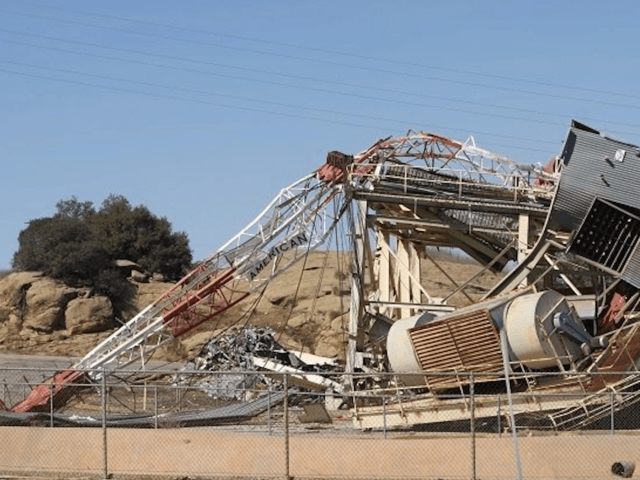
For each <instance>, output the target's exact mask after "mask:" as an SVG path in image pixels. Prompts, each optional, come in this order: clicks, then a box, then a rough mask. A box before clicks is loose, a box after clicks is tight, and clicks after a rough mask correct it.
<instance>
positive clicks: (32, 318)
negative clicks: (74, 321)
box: [18, 277, 80, 333]
mask: <svg viewBox="0 0 640 480" xmlns="http://www.w3.org/2000/svg"><path fill="white" fill-rule="evenodd" d="M79 291H80V290H79V289H77V288H71V287H68V286H66V285H65V284H64V283H63V282H60V281H57V280H53V279H51V278H47V277H42V278H39V279H37V281H34V282H33V283H32V284H31V286H30V287H29V288H28V290H27V291H26V296H25V299H24V308H18V312H19V314H20V313H22V326H23V327H24V328H30V329H32V330H36V331H38V332H45V333H51V332H52V331H54V330H59V329H62V328H64V327H65V308H66V306H67V303H69V302H70V301H71V300H72V299H74V298H76V297H77V296H78V293H79Z"/></svg>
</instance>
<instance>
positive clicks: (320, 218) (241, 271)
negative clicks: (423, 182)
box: [13, 131, 549, 411]
mask: <svg viewBox="0 0 640 480" xmlns="http://www.w3.org/2000/svg"><path fill="white" fill-rule="evenodd" d="M394 166H402V167H403V168H405V172H404V176H405V178H406V177H407V175H408V174H409V173H414V174H415V172H416V171H420V172H421V174H422V176H424V174H425V173H426V174H428V175H431V176H432V177H433V178H432V177H428V178H427V180H428V181H429V182H430V183H431V186H432V187H433V186H434V185H435V186H436V190H438V188H440V189H441V190H442V192H444V193H445V194H446V190H447V189H446V188H444V189H442V186H443V185H444V186H446V185H447V182H450V181H457V182H458V183H460V182H461V181H464V182H465V183H468V184H473V185H476V186H477V185H485V186H491V187H492V188H493V189H494V190H492V191H491V192H492V193H491V195H494V194H496V192H500V191H502V190H504V189H509V188H513V185H516V186H518V187H519V188H522V187H524V188H525V189H526V190H527V191H528V192H529V193H531V194H533V193H535V191H538V192H541V193H543V194H544V193H545V192H548V190H549V189H548V188H547V189H546V190H544V189H537V190H536V189H535V188H534V187H533V183H532V182H531V181H530V177H531V172H532V170H531V169H526V168H523V167H519V166H518V165H516V164H515V163H514V162H513V161H510V160H508V159H506V158H504V157H501V156H498V155H495V154H492V153H490V152H488V151H486V150H482V149H479V148H478V147H476V145H475V142H474V140H473V138H470V139H469V140H467V141H466V142H464V143H463V142H459V141H456V140H450V139H447V138H444V137H441V136H438V135H433V134H429V133H425V132H413V131H409V132H408V133H407V134H406V135H405V136H402V137H396V138H387V139H385V140H380V141H377V142H376V143H374V144H373V145H372V146H371V147H369V148H368V149H366V150H364V151H362V152H360V153H358V154H356V155H353V156H350V155H345V154H341V153H339V152H330V154H329V156H328V159H327V163H326V164H325V165H323V166H322V167H320V168H319V169H318V170H317V171H316V172H314V173H312V174H310V175H308V176H306V177H304V178H302V179H300V180H298V181H297V182H294V183H293V184H291V185H290V186H288V187H286V188H283V189H282V190H281V191H280V192H279V193H278V195H277V196H276V197H275V198H274V199H273V201H272V202H271V203H270V204H269V205H268V206H267V207H266V208H265V209H264V210H263V211H262V212H261V213H260V214H259V215H258V216H257V217H256V218H255V219H254V220H253V221H252V222H251V223H249V225H247V226H246V227H245V228H244V229H243V230H242V231H240V232H239V233H238V234H237V235H235V236H234V237H233V238H232V239H231V240H229V241H228V242H227V243H225V244H224V245H223V246H222V247H221V248H220V249H219V250H218V251H217V252H215V253H214V254H213V255H211V256H210V257H208V258H207V259H205V260H204V261H203V262H201V263H200V264H199V265H198V266H197V267H196V268H195V269H194V270H192V271H191V272H190V273H189V274H187V275H186V276H185V277H184V278H183V279H182V280H180V281H179V282H178V283H177V284H176V285H175V286H174V287H173V288H172V289H171V290H169V291H168V292H166V293H165V294H164V295H162V296H161V297H160V298H158V299H157V300H156V301H155V302H154V303H152V304H151V305H150V306H148V307H147V308H145V309H144V310H142V311H141V312H140V313H139V314H138V315H136V316H135V317H134V318H132V319H131V320H130V321H128V322H127V323H126V324H124V325H123V326H122V327H121V328H119V329H118V330H117V331H116V332H115V333H114V334H113V335H111V336H110V337H109V338H107V339H106V340H105V341H104V342H102V343H101V344H100V345H98V346H97V347H95V348H94V349H93V350H92V351H91V352H89V353H88V354H87V355H86V356H85V357H84V358H83V359H81V360H80V361H79V362H78V363H76V364H75V365H74V366H73V367H72V368H71V369H70V370H67V371H65V372H63V373H62V374H60V375H59V376H58V377H57V378H58V380H56V388H54V389H51V388H49V387H48V386H44V387H42V388H40V387H39V388H36V389H34V391H33V392H32V394H31V395H30V396H29V398H28V399H27V400H25V401H24V402H22V403H20V404H19V405H17V406H16V407H14V409H13V410H14V411H30V410H33V409H37V408H42V407H43V406H46V405H47V403H48V401H49V399H50V398H51V397H53V396H57V395H59V394H60V393H61V392H62V391H63V390H64V386H65V385H67V384H72V383H73V382H77V381H79V379H80V378H81V377H82V375H81V374H79V373H78V372H80V371H84V370H89V371H92V372H93V373H92V374H90V377H91V378H90V380H97V379H99V378H100V377H101V376H102V373H101V372H104V373H105V374H107V375H108V374H110V373H111V372H113V371H115V370H117V369H119V368H123V367H125V366H127V365H130V364H131V363H132V362H134V361H136V360H139V359H141V360H142V365H143V366H144V362H145V360H146V359H148V358H149V356H150V355H151V354H152V353H153V352H154V351H155V350H157V349H158V348H159V347H161V346H162V345H164V344H166V343H167V342H169V341H170V340H172V339H173V338H175V337H178V336H180V335H182V334H184V333H186V332H188V331H189V330H191V329H193V328H195V327H196V326H198V325H200V324H201V323H203V322H205V321H207V320H210V319H212V318H214V317H216V316H217V315H219V314H221V313H222V312H224V311H226V310H228V309H229V308H231V307H233V306H234V305H236V304H238V303H239V302H240V301H242V300H243V299H245V298H246V297H247V296H249V294H250V293H251V292H254V291H259V290H260V289H261V288H262V287H264V286H265V285H266V284H267V282H269V280H271V279H272V278H273V277H275V276H276V275H278V274H279V273H281V272H283V271H285V270H286V269H287V268H288V267H290V266H291V265H293V264H294V263H296V262H297V261H298V260H300V259H302V258H304V256H305V255H306V254H307V253H308V252H309V251H311V250H313V249H315V248H316V247H318V246H320V245H322V244H323V243H325V242H326V241H327V240H328V238H329V237H330V235H331V234H332V233H333V232H334V230H335V229H336V226H337V225H338V223H339V222H340V220H341V218H342V216H343V214H344V213H345V212H346V211H347V209H348V208H349V207H350V204H351V202H350V201H351V199H352V198H353V195H354V193H355V192H358V191H370V190H371V189H373V188H375V187H374V185H376V184H379V183H380V182H382V181H391V182H393V181H394V178H393V177H394V175H396V174H397V172H394V170H393V167H394ZM416 168H419V170H415V169H416ZM410 169H414V170H410ZM537 174H538V175H542V174H541V173H540V172H537ZM418 177H420V175H418ZM514 179H515V180H514ZM438 185H439V186H440V187H438ZM496 188H497V190H496ZM534 196H535V195H534ZM98 369H99V370H98Z"/></svg>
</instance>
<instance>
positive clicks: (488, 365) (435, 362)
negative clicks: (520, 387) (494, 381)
mask: <svg viewBox="0 0 640 480" xmlns="http://www.w3.org/2000/svg"><path fill="white" fill-rule="evenodd" d="M409 336H410V338H411V343H412V345H413V348H414V351H415V354H416V358H417V359H418V362H419V363H420V366H421V368H422V370H424V371H425V372H432V373H433V372H445V371H448V372H459V373H461V374H463V373H464V374H465V375H463V376H462V377H455V376H439V375H427V384H428V385H429V387H430V388H432V389H434V390H437V389H443V388H449V387H453V386H457V385H459V384H466V383H468V379H467V377H466V373H469V372H483V373H489V374H491V373H494V375H489V378H495V377H497V376H499V375H500V373H501V372H502V352H501V349H500V338H499V336H498V332H497V331H496V328H495V326H494V324H493V321H492V319H491V316H490V314H489V311H488V310H478V311H476V312H470V313H466V314H462V315H459V316H455V317H450V318H447V319H444V320H440V321H435V322H431V323H428V324H426V325H421V326H419V327H416V328H413V329H411V330H409ZM484 377H486V375H483V378H484Z"/></svg>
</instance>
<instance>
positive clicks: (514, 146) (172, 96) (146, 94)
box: [0, 60, 553, 155]
mask: <svg viewBox="0 0 640 480" xmlns="http://www.w3.org/2000/svg"><path fill="white" fill-rule="evenodd" d="M0 62H1V63H8V64H14V65H22V66H27V67H30V68H39V69H44V70H51V71H59V72H61V73H71V74H76V75H84V76H89V77H93V78H99V79H102V80H113V81H120V82H127V83H134V84H138V85H144V86H152V87H155V88H165V89H170V90H179V91H185V92H189V93H197V94H207V95H215V96H221V97H225V98H233V99H238V100H243V101H250V102H260V103H266V104H270V105H273V106H281V107H286V108H296V109H308V110H313V111H318V112H322V113H331V114H338V115H346V116H355V117H359V118H367V119H373V120H382V121H387V122H390V123H402V124H403V125H404V126H406V124H407V123H408V122H405V121H401V120H394V119H385V118H381V117H370V116H366V115H361V114H351V113H345V112H339V111H333V110H328V109H316V108H311V107H303V106H299V105H292V104H284V103H278V102H270V101H262V100H260V99H253V98H250V97H241V96H235V95H227V94H217V93H213V92H206V91H199V90H192V89H183V88H178V87H169V86H165V85H159V84H152V83H149V82H138V81H134V80H126V79H119V78H116V77H109V76H101V75H94V74H87V73H82V72H75V71H68V70H64V69H54V68H49V67H41V66H34V65H29V64H23V63H20V62H12V61H6V60H0ZM0 71H1V72H4V73H10V74H14V75H21V76H27V77H32V78H39V79H45V80H54V81H57V82H63V83H70V84H75V85H83V86H88V87H93V88H100V89H105V90H113V91H119V92H125V93H134V94H139V95H145V96H150V97H155V98H164V99H170V100H178V101H187V102H192V103H198V104H202V105H213V106H218V107H223V108H230V109H236V110H244V111H250V112H256V113H264V114H269V115H278V116H285V117H289V118H298V119H305V120H313V121H318V122H325V123H331V124H336V125H346V126H351V127H358V128H366V129H374V130H376V131H380V130H382V129H386V127H381V126H375V125H366V124H359V123H353V122H346V121H342V120H335V119H328V118H321V117H313V116H308V115H300V114H294V113H289V112H280V111H274V110H266V109H261V108H255V107H247V106H240V105H230V104H226V103H220V102H212V101H207V100H202V99H193V98H187V97H179V96H175V95H166V94H158V93H153V92H146V91H141V90H134V89H129V88H121V87H115V86H111V85H100V84H95V83H90V82H84V81H79V80H70V79H63V78H59V77H51V76H46V75H39V74H34V73H26V72H18V71H14V70H7V69H0ZM432 128H433V129H440V130H447V129H449V130H455V131H461V129H460V127H443V126H432ZM475 133H476V134H480V135H486V136H494V137H501V138H508V139H513V140H525V139H521V138H518V137H511V136H508V135H501V134H494V133H490V132H475ZM526 140H533V141H536V142H539V140H537V139H526ZM495 145H496V146H502V147H506V148H514V149H520V150H527V151H533V152H542V153H545V154H549V155H552V154H553V152H551V151H549V150H543V149H537V148H530V147H525V146H522V145H505V144H495Z"/></svg>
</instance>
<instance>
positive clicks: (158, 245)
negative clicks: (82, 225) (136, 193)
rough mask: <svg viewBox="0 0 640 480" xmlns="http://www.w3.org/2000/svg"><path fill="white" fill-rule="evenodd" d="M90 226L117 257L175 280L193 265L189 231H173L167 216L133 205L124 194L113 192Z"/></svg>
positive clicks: (92, 218) (94, 233)
mask: <svg viewBox="0 0 640 480" xmlns="http://www.w3.org/2000/svg"><path fill="white" fill-rule="evenodd" d="M90 225H91V229H92V232H93V235H94V237H95V238H96V239H97V240H98V241H100V242H101V243H102V244H103V245H105V246H106V247H107V249H108V250H109V251H110V252H111V254H112V255H113V256H114V258H118V259H126V260H131V261H133V262H136V263H137V264H139V265H140V266H141V267H142V268H144V269H145V270H147V271H149V272H157V273H161V274H163V275H164V276H165V277H167V278H169V279H172V280H177V279H179V278H180V277H182V276H183V275H184V274H185V273H186V271H187V269H188V268H189V267H190V266H191V262H192V256H191V250H190V248H189V239H188V237H187V235H186V233H184V232H173V231H172V226H171V222H169V220H167V218H166V217H157V216H156V215H154V214H153V213H151V212H150V211H149V209H148V208H147V207H145V206H143V205H139V206H137V207H132V206H131V204H130V203H129V201H128V200H127V199H126V198H124V197H123V196H121V195H109V196H108V197H107V198H106V199H105V200H104V202H102V206H101V207H100V210H99V211H98V212H97V213H96V214H95V215H94V216H92V217H91V222H90Z"/></svg>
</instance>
